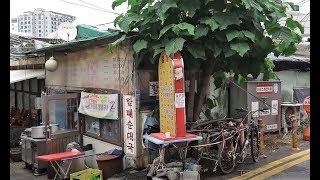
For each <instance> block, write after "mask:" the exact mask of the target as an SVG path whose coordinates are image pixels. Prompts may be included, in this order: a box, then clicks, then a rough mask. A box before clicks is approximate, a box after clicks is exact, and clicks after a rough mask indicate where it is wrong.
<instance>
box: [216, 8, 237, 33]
mask: <svg viewBox="0 0 320 180" xmlns="http://www.w3.org/2000/svg"><path fill="white" fill-rule="evenodd" d="M213 18H214V19H215V20H216V22H218V24H219V29H220V30H223V29H226V28H227V27H228V26H229V25H233V24H235V25H240V22H241V21H240V19H239V16H238V15H237V14H235V13H227V12H225V13H217V14H214V15H213Z"/></svg>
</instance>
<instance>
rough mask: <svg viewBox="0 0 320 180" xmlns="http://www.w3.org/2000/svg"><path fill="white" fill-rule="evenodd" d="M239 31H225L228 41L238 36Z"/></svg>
mask: <svg viewBox="0 0 320 180" xmlns="http://www.w3.org/2000/svg"><path fill="white" fill-rule="evenodd" d="M240 33H241V32H240V31H228V32H227V33H226V36H227V40H228V42H230V41H232V40H233V39H234V38H237V37H239V35H240Z"/></svg>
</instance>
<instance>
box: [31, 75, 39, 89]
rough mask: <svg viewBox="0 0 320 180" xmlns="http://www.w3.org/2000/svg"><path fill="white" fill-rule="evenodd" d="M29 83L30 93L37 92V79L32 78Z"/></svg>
mask: <svg viewBox="0 0 320 180" xmlns="http://www.w3.org/2000/svg"><path fill="white" fill-rule="evenodd" d="M30 81H31V87H30V91H31V92H38V79H36V78H33V79H31V80H30Z"/></svg>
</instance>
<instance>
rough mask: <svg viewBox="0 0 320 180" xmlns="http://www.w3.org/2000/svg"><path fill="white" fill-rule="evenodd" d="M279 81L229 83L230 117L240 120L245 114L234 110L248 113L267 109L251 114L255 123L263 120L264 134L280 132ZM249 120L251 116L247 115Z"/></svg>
mask: <svg viewBox="0 0 320 180" xmlns="http://www.w3.org/2000/svg"><path fill="white" fill-rule="evenodd" d="M281 98H282V97H281V81H246V82H245V83H243V85H238V84H236V83H235V82H232V83H230V106H229V107H230V109H229V111H230V116H231V117H233V118H242V117H244V116H245V113H240V114H239V112H238V111H236V110H235V109H236V108H244V109H248V110H249V111H256V110H258V109H267V110H265V111H263V112H261V111H258V112H255V113H252V116H253V117H254V118H255V120H256V123H258V122H257V121H258V119H259V118H261V119H262V120H263V124H264V125H265V127H264V132H275V131H279V132H280V130H281V120H280V115H281ZM248 118H251V114H249V115H248Z"/></svg>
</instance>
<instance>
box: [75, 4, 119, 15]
mask: <svg viewBox="0 0 320 180" xmlns="http://www.w3.org/2000/svg"><path fill="white" fill-rule="evenodd" d="M78 1H80V2H83V3H85V4H88V5H91V6H93V7H95V8H99V9H102V10H104V11H108V12H110V13H113V14H117V15H119V14H118V13H116V12H113V11H110V10H107V9H104V8H102V7H99V6H97V5H94V4H91V3H88V2H86V1H83V0H78Z"/></svg>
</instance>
